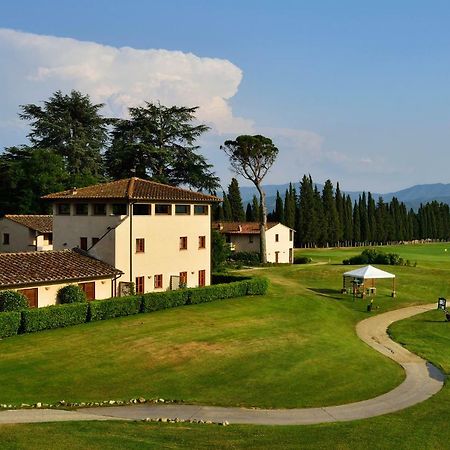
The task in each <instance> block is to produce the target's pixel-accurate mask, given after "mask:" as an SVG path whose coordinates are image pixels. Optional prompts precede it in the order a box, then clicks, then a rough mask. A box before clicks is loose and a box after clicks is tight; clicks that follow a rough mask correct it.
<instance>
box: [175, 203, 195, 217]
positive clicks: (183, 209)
mask: <svg viewBox="0 0 450 450" xmlns="http://www.w3.org/2000/svg"><path fill="white" fill-rule="evenodd" d="M190 213H191V205H175V214H176V215H189V214H190Z"/></svg>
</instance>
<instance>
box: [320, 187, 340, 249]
mask: <svg viewBox="0 0 450 450" xmlns="http://www.w3.org/2000/svg"><path fill="white" fill-rule="evenodd" d="M322 205H323V241H324V244H326V245H327V246H328V245H329V244H331V245H334V244H336V242H337V241H338V236H339V227H340V224H339V216H338V212H337V208H336V201H335V199H334V196H333V184H332V183H331V181H330V180H327V181H325V184H324V186H323V190H322Z"/></svg>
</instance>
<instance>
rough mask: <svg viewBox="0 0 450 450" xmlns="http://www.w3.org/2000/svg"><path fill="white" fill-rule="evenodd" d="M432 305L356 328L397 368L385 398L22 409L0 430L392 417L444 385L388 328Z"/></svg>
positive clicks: (9, 414)
mask: <svg viewBox="0 0 450 450" xmlns="http://www.w3.org/2000/svg"><path fill="white" fill-rule="evenodd" d="M434 308H436V305H435V304H434V303H433V304H429V305H420V306H410V307H407V308H402V309H398V310H394V311H389V312H386V313H383V314H379V315H377V316H373V317H370V318H368V319H365V320H363V321H361V322H359V323H358V324H357V326H356V332H357V334H358V336H359V338H360V339H362V340H363V341H364V342H365V343H367V344H368V345H370V346H371V347H372V348H374V349H375V350H377V351H379V352H380V353H382V354H383V355H385V356H387V357H388V358H391V359H393V360H394V361H396V362H398V363H399V364H400V365H401V366H402V367H403V368H404V369H405V372H406V379H405V380H404V381H403V383H401V384H400V385H399V386H398V387H396V388H395V389H393V390H392V391H390V392H387V393H386V394H383V395H380V396H378V397H375V398H372V399H370V400H364V401H361V402H356V403H349V404H346V405H340V406H327V407H323V408H301V409H300V408H297V409H247V408H236V407H230V408H228V407H217V406H197V405H184V404H178V405H174V404H170V405H167V404H151V405H148V404H145V405H134V406H115V407H98V408H83V409H79V410H76V411H66V410H54V409H39V410H36V409H22V410H9V411H2V412H0V424H6V423H33V422H61V421H79V420H144V419H153V420H156V419H158V418H161V417H166V418H173V419H175V418H177V419H180V420H184V421H186V420H191V421H192V420H198V421H200V420H201V421H212V422H218V423H224V422H225V423H226V422H229V423H235V424H253V425H306V424H317V423H324V422H341V421H348V420H356V419H366V418H368V417H374V416H379V415H382V414H388V413H392V412H394V411H399V410H401V409H404V408H407V407H409V406H412V405H415V404H417V403H420V402H423V401H424V400H426V399H428V398H429V397H431V396H432V395H434V394H436V393H437V392H438V391H439V390H440V389H441V388H442V387H443V385H444V381H445V375H444V374H443V373H442V372H441V371H440V370H439V369H437V368H436V367H435V366H433V365H432V364H430V363H428V362H426V361H425V360H423V359H422V358H420V357H419V356H417V355H414V354H413V353H411V352H409V351H408V350H406V349H405V348H403V347H402V346H401V345H399V344H397V343H395V342H394V341H392V340H391V339H390V338H389V336H388V334H387V328H388V326H389V325H391V324H392V323H393V322H396V321H398V320H402V319H406V318H408V317H411V316H414V315H416V314H420V313H423V312H425V311H430V310H432V309H434Z"/></svg>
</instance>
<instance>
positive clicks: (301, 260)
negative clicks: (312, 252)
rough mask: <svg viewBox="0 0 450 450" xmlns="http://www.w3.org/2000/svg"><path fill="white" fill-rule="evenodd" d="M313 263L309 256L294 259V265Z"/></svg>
mask: <svg viewBox="0 0 450 450" xmlns="http://www.w3.org/2000/svg"><path fill="white" fill-rule="evenodd" d="M310 262H312V259H311V258H308V256H295V257H294V264H309V263H310Z"/></svg>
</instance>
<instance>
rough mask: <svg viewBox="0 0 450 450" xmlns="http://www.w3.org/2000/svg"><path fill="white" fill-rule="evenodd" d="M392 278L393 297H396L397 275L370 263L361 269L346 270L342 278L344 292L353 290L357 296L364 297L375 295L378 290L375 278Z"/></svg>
mask: <svg viewBox="0 0 450 450" xmlns="http://www.w3.org/2000/svg"><path fill="white" fill-rule="evenodd" d="M387 278H388V279H392V294H391V295H392V297H395V275H394V274H393V273H389V272H385V271H384V270H380V269H377V268H376V267H373V266H371V265H370V264H369V265H368V266H365V267H360V268H359V269H355V270H351V271H350V272H345V273H344V275H343V280H342V292H343V293H345V292H351V293H353V295H355V296H360V297H364V296H365V295H367V294H369V295H374V294H376V292H377V288H376V285H375V280H377V279H387Z"/></svg>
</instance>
